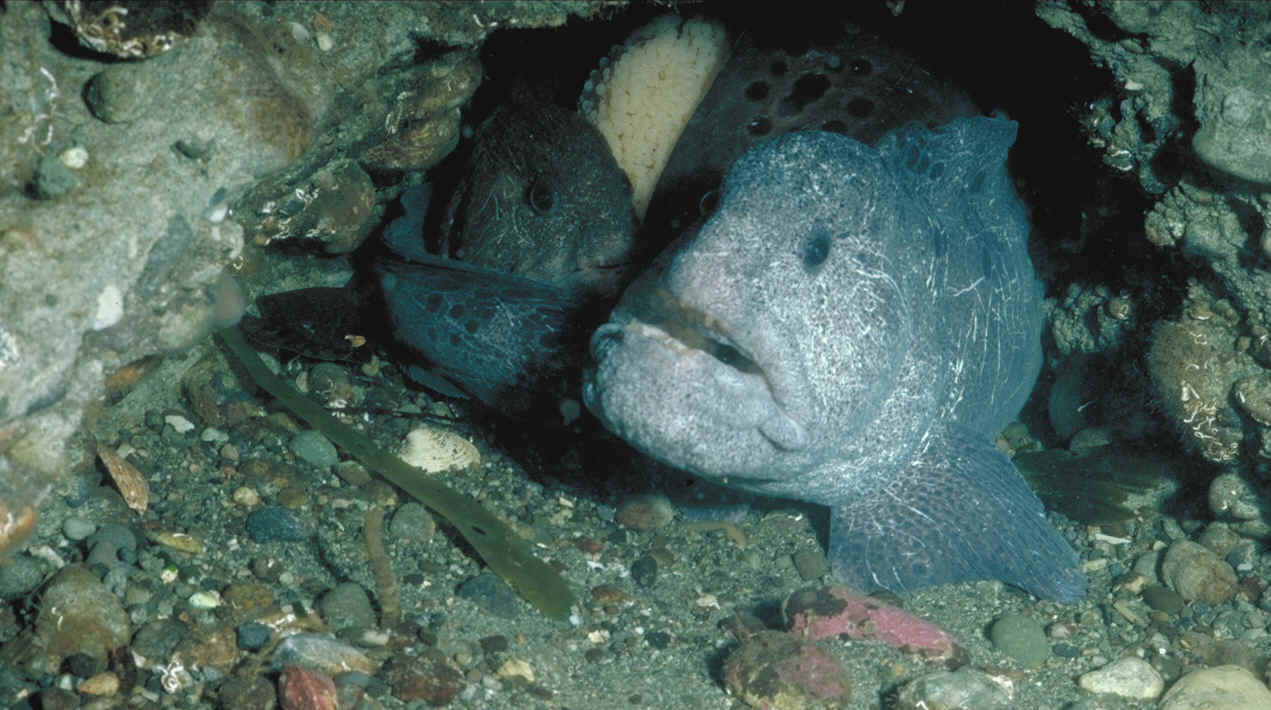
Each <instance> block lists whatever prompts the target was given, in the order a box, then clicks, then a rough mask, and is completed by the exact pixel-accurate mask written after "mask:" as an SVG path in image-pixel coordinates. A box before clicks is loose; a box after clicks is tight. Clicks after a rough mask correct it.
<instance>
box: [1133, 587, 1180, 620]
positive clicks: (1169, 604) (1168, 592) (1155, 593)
mask: <svg viewBox="0 0 1271 710" xmlns="http://www.w3.org/2000/svg"><path fill="white" fill-rule="evenodd" d="M1143 601H1144V602H1145V603H1146V604H1147V605H1148V606H1150V607H1152V608H1153V609H1155V610H1157V611H1163V612H1165V613H1166V614H1177V613H1179V612H1181V611H1182V610H1183V607H1184V606H1186V604H1187V602H1186V601H1184V600H1183V597H1182V595H1181V594H1179V593H1178V592H1176V591H1174V590H1173V589H1170V588H1169V587H1162V586H1161V585H1159V584H1149V585H1148V586H1146V587H1144V588H1143Z"/></svg>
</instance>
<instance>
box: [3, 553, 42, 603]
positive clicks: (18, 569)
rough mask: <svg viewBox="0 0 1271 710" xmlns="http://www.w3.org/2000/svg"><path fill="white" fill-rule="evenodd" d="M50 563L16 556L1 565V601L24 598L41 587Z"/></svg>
mask: <svg viewBox="0 0 1271 710" xmlns="http://www.w3.org/2000/svg"><path fill="white" fill-rule="evenodd" d="M48 568H49V567H48V563H47V562H45V561H44V560H41V559H39V558H38V557H31V556H29V555H15V556H14V557H13V558H11V559H9V560H5V563H4V564H2V565H0V599H4V600H6V601H8V600H12V599H18V598H19V597H24V596H26V595H28V594H30V593H31V592H32V591H34V590H35V588H36V587H38V586H40V582H42V581H44V574H45V572H46V571H47V570H48Z"/></svg>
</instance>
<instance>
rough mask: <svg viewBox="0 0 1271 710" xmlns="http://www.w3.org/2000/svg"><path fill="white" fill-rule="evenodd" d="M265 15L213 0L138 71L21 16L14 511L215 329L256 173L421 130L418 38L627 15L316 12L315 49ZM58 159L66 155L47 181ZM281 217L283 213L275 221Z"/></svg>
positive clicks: (1, 139) (31, 7)
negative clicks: (68, 187)
mask: <svg viewBox="0 0 1271 710" xmlns="http://www.w3.org/2000/svg"><path fill="white" fill-rule="evenodd" d="M259 8H260V6H259V5H258V4H256V3H222V4H215V3H213V4H212V5H211V8H210V10H209V11H208V13H207V16H206V17H203V18H202V19H201V21H200V22H199V24H198V25H197V31H195V32H192V33H190V34H189V35H188V36H183V37H182V38H181V39H180V41H179V47H180V48H179V51H174V52H171V53H170V54H166V55H162V56H157V57H150V58H148V59H143V60H140V61H130V62H127V63H124V62H117V61H102V59H101V57H100V55H98V54H95V53H92V54H90V53H86V52H66V51H64V48H63V47H62V46H61V45H60V44H58V43H57V42H55V41H52V40H51V39H50V38H53V37H57V36H59V34H58V33H55V32H54V31H53V28H52V26H51V20H50V17H52V18H54V19H55V20H57V21H58V22H61V23H63V24H66V25H74V24H76V23H75V22H74V21H73V20H72V19H71V18H69V17H68V15H67V12H66V10H65V8H63V7H62V3H18V4H11V7H8V8H7V9H6V12H5V14H4V22H0V67H4V70H3V71H0V96H4V97H6V99H5V105H6V106H7V107H8V108H9V109H10V110H9V113H7V114H6V117H5V120H4V121H0V225H3V227H0V283H3V284H4V285H5V288H4V289H2V290H0V313H2V314H4V316H3V321H2V322H0V393H3V396H0V424H4V425H6V426H7V425H8V424H9V423H10V422H11V420H14V419H18V418H21V419H22V420H23V421H22V422H20V424H19V426H18V427H16V428H13V429H9V431H12V432H18V436H17V439H16V440H13V439H10V440H9V442H8V443H7V444H6V446H5V454H4V456H3V457H0V501H4V503H5V506H6V508H7V512H10V513H13V514H17V513H19V512H20V511H22V509H23V507H24V506H25V505H27V504H33V503H34V501H37V500H43V499H45V498H46V497H47V493H48V491H49V489H50V488H51V486H52V485H53V482H54V481H56V480H57V478H58V477H59V476H60V475H61V472H63V471H66V470H69V469H70V468H71V466H70V464H69V461H70V460H72V458H73V457H68V447H67V446H66V442H67V441H68V440H69V439H70V437H71V436H72V434H74V433H75V432H77V431H79V430H80V422H81V418H82V416H83V413H84V411H85V408H90V407H95V406H97V403H98V402H100V400H101V399H102V396H103V394H104V382H105V379H106V378H105V376H106V375H108V374H110V373H111V372H113V371H115V370H117V369H118V368H120V367H121V366H122V365H124V364H125V363H129V362H134V361H138V360H140V359H141V358H144V357H147V356H153V355H156V354H159V353H168V352H171V351H176V350H183V349H185V348H188V347H189V346H190V345H191V344H192V343H194V342H195V341H197V340H199V339H201V338H204V337H205V336H206V335H207V334H208V331H209V328H210V326H211V323H212V313H213V306H214V299H213V297H212V296H210V295H209V291H210V287H211V286H212V285H213V284H214V283H215V282H216V281H217V279H218V277H219V276H220V274H221V272H222V270H223V269H224V267H225V266H226V264H227V263H229V262H231V261H233V260H235V259H237V258H239V257H241V256H242V248H243V244H244V229H243V226H242V223H241V222H240V221H239V219H240V218H241V217H243V216H244V215H242V214H234V215H232V216H230V217H228V218H227V217H226V214H225V211H224V210H223V209H210V208H213V207H214V206H216V205H227V204H233V203H234V202H235V201H236V200H238V199H239V198H241V197H242V196H243V195H244V194H245V193H246V192H247V191H248V190H249V189H250V188H251V187H252V185H253V183H255V182H257V181H258V180H259V179H260V178H261V176H264V175H269V174H271V173H278V172H280V171H284V169H285V168H287V167H288V166H289V165H291V164H292V163H294V162H297V161H296V159H297V158H298V157H300V156H301V155H302V154H304V153H305V151H306V149H307V148H309V147H310V146H311V144H313V143H314V141H313V138H314V134H315V130H316V127H319V126H326V127H330V132H329V134H328V135H326V136H325V137H324V140H322V141H320V144H321V147H320V149H319V150H317V151H314V152H313V154H312V161H310V164H308V165H302V166H301V168H300V170H299V172H300V173H302V174H304V175H313V174H315V173H316V172H317V170H318V169H319V166H321V165H325V164H326V163H328V162H330V161H331V159H332V157H333V156H337V155H345V154H349V153H350V148H351V147H353V146H356V147H357V148H358V149H361V148H363V147H365V146H366V145H371V144H376V143H379V142H382V141H383V139H384V138H385V133H386V131H387V130H388V129H387V128H386V123H388V124H389V126H390V127H396V124H393V123H392V122H386V120H385V119H386V117H388V116H389V115H390V114H392V115H396V116H398V117H402V116H405V118H406V119H407V120H409V119H410V118H411V115H410V112H409V110H408V109H410V108H411V106H410V105H409V101H408V102H407V105H403V104H402V103H401V102H402V101H404V99H402V98H400V97H401V96H402V95H403V93H404V94H405V95H407V96H408V97H411V96H413V97H414V98H413V99H411V100H412V101H425V100H427V99H428V98H429V97H426V96H424V97H420V96H416V95H415V94H414V91H413V90H414V89H415V88H416V87H414V86H409V85H406V84H405V83H403V82H409V81H410V80H411V79H413V78H416V77H417V75H418V74H417V73H418V72H419V71H425V72H426V71H427V70H428V68H427V67H418V66H416V63H415V61H414V57H415V55H416V53H417V52H418V48H419V42H420V41H421V40H426V39H429V38H430V39H431V40H433V41H436V42H437V43H438V44H439V45H446V46H466V47H472V46H474V45H476V44H477V43H479V42H480V41H481V40H483V39H484V38H485V37H486V36H487V35H488V34H489V33H490V32H492V31H493V30H494V28H495V27H500V28H502V27H506V26H508V23H511V24H514V25H517V26H520V27H547V26H558V25H561V24H563V23H564V22H565V21H566V20H567V19H568V18H569V17H570V14H571V13H576V14H580V15H583V16H592V15H595V14H596V13H598V12H602V11H604V12H609V11H611V10H612V8H611V7H605V6H602V5H599V4H596V3H591V2H572V3H553V4H542V3H517V4H514V5H500V6H497V7H496V6H491V7H490V8H487V9H486V10H483V17H484V18H485V20H486V21H487V22H484V23H483V22H480V21H478V22H474V21H473V19H474V15H473V14H472V13H468V12H459V11H455V10H454V8H451V7H447V6H443V5H440V4H428V5H416V4H409V3H350V4H334V5H332V6H330V7H327V8H324V10H323V15H321V17H323V18H324V20H323V21H324V22H327V21H329V22H330V23H331V26H332V28H333V29H332V31H331V32H330V33H329V34H330V36H327V38H326V40H324V41H323V43H322V44H323V45H324V48H319V49H315V48H314V47H313V41H312V40H309V41H304V40H301V39H297V37H296V36H295V35H294V34H293V33H289V32H286V31H281V28H285V27H288V26H291V25H297V26H302V27H303V26H308V25H310V24H312V22H313V21H314V14H313V9H312V8H305V7H301V6H299V5H295V6H278V7H276V8H271V9H270V11H269V12H268V13H263V12H261V11H260V9H259ZM135 15H136V13H135V12H134V16H135ZM71 31H72V32H73V30H71ZM324 36H326V35H324ZM333 37H338V38H339V41H334V42H333V41H331V40H332V38H333ZM265 38H268V39H267V40H266V39H265ZM158 51H160V52H161V51H162V48H159V49H158ZM130 56H132V55H130ZM403 68H405V69H403ZM94 76H96V77H97V78H96V79H93V80H92V82H91V83H92V85H91V87H87V89H86V85H87V84H89V82H90V79H92V77H94ZM407 89H409V90H410V91H405V90H407ZM85 97H86V98H87V101H85V100H84V98H85ZM102 119H105V120H102ZM107 120H109V121H116V120H127V121H128V123H126V124H115V123H107V122H106V121H107ZM72 146H75V147H77V148H82V149H83V151H84V152H83V154H82V155H83V156H85V157H86V162H85V163H84V164H83V167H81V168H78V169H73V168H72V169H69V171H70V174H71V175H72V176H73V177H74V179H75V180H76V182H77V185H76V187H75V189H74V190H73V191H72V192H69V193H64V194H62V196H61V197H59V198H57V199H51V200H38V201H37V200H32V199H31V191H32V190H33V189H34V190H35V191H38V192H42V193H44V194H46V195H49V194H51V193H52V192H53V190H51V189H50V188H51V187H52V186H53V185H55V184H56V183H55V182H54V181H52V180H51V178H52V177H57V176H55V175H53V172H54V171H55V172H57V173H58V174H59V175H60V177H62V178H64V177H66V175H65V173H64V172H63V171H65V170H68V168H66V166H65V165H64V164H63V163H61V162H60V161H58V160H57V156H59V155H60V154H61V153H62V152H63V151H64V150H65V149H67V148H69V147H72ZM174 146H180V147H181V148H180V149H174ZM353 154H356V151H353ZM46 156H48V157H50V158H52V161H51V162H48V163H47V165H46V169H45V170H44V171H43V174H42V175H37V168H38V167H39V165H40V163H41V161H42V160H44V158H45V157H46ZM298 162H301V163H305V162H306V161H298ZM284 179H286V177H284ZM294 184H296V185H299V184H301V183H300V182H296V183H294ZM354 194H357V195H366V194H368V193H367V192H365V191H362V192H357V193H354ZM275 206H277V205H275ZM334 215H335V216H336V217H342V215H341V214H340V213H334ZM253 217H258V218H260V219H263V218H264V216H263V215H253ZM285 217H286V215H278V214H277V213H275V214H274V218H275V221H279V219H280V218H282V219H285ZM178 223H184V224H185V225H186V226H188V227H189V232H188V235H187V236H188V237H189V239H188V242H187V244H186V248H185V249H184V250H177V252H173V253H175V254H176V255H177V258H176V259H175V260H174V261H173V262H172V263H170V264H166V268H164V269H151V270H150V273H151V274H152V275H153V274H158V276H157V277H154V278H152V277H151V276H146V277H145V278H142V276H143V273H144V272H145V271H146V267H147V265H148V264H149V263H150V259H151V258H152V257H153V258H154V259H156V261H163V260H164V259H165V258H166V255H167V254H168V252H166V251H165V250H163V249H160V250H159V251H154V247H155V245H156V242H158V241H159V240H161V239H162V238H164V235H165V234H167V233H169V231H170V230H169V229H168V227H169V225H175V224H178ZM179 231H181V232H182V233H184V230H179ZM346 275H347V270H346ZM265 278H266V280H269V276H266V277H265ZM270 283H271V286H273V287H278V286H279V284H277V282H276V280H273V281H271V282H270ZM299 285H309V284H299ZM283 287H289V286H283ZM255 295H256V294H255V293H254V292H253V293H251V294H250V296H251V297H254V296H255ZM179 361H180V359H178V362H179ZM186 366H187V367H188V363H187V364H186ZM175 374H176V376H174V377H167V378H164V379H163V380H162V382H164V383H168V384H170V385H171V386H172V391H169V392H168V394H170V395H171V400H170V401H176V398H177V397H176V394H175V387H176V383H179V382H180V377H179V371H178V372H177V373H175ZM99 423H100V424H102V425H103V426H108V425H109V422H106V421H105V420H102V421H100V422H99ZM115 431H116V432H117V431H118V427H117V426H116V427H115ZM33 507H34V506H33ZM8 543H9V541H7V540H0V544H8Z"/></svg>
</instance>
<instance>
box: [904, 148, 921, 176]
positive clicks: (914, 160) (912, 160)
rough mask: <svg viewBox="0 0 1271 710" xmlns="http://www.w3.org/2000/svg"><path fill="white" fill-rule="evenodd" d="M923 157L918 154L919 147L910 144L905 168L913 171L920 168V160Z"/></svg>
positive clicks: (906, 149)
mask: <svg viewBox="0 0 1271 710" xmlns="http://www.w3.org/2000/svg"><path fill="white" fill-rule="evenodd" d="M921 157H922V156H921V154H920V153H919V152H918V146H916V145H914V144H912V143H910V144H909V145H908V146H906V148H905V167H906V168H908V169H910V170H913V169H914V168H915V167H917V166H918V159H919V158H921Z"/></svg>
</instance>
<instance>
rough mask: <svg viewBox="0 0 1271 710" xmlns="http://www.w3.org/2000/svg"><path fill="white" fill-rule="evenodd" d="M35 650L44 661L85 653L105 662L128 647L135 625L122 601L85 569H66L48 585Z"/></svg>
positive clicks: (57, 663) (41, 610) (36, 630)
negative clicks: (122, 648)
mask: <svg viewBox="0 0 1271 710" xmlns="http://www.w3.org/2000/svg"><path fill="white" fill-rule="evenodd" d="M35 633H36V640H35V642H34V643H35V646H36V648H39V649H42V653H41V654H40V655H41V656H43V657H44V658H45V659H47V660H49V661H51V662H56V663H55V665H54V668H56V666H57V665H60V659H62V658H65V657H67V656H71V655H74V654H76V653H84V654H87V655H89V656H92V657H93V658H96V659H99V660H104V659H106V658H108V657H109V654H110V652H111V651H113V650H115V649H116V648H119V647H120V646H123V645H126V644H127V643H128V640H129V639H130V638H131V636H132V623H131V622H130V621H129V618H128V613H127V612H126V611H124V607H123V604H121V603H120V601H119V598H118V597H116V596H115V595H114V594H112V593H111V592H110V590H109V589H107V588H106V585H104V584H102V582H101V580H99V579H97V576H96V575H94V574H93V573H92V572H89V571H88V570H87V569H84V568H83V567H76V566H71V567H64V568H62V570H61V571H59V572H58V573H57V574H56V575H54V577H53V579H52V580H50V581H49V583H48V586H47V587H46V588H45V589H44V594H43V595H42V596H41V599H40V613H39V617H38V618H37V619H36V622H35Z"/></svg>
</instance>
